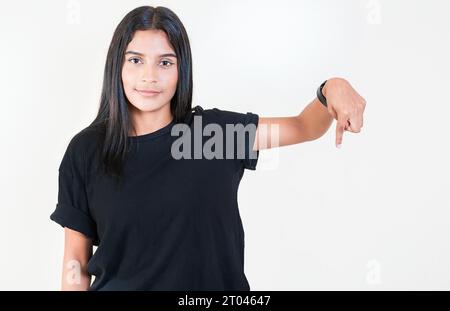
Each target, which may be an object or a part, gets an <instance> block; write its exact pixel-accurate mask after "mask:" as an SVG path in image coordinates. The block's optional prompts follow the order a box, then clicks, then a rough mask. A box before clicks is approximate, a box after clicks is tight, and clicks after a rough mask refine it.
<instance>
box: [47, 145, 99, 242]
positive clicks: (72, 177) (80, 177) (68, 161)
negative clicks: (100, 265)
mask: <svg viewBox="0 0 450 311" xmlns="http://www.w3.org/2000/svg"><path fill="white" fill-rule="evenodd" d="M79 145H80V142H78V141H77V137H76V136H75V137H74V138H73V139H72V140H71V142H70V143H69V146H68V147H67V150H66V152H65V154H64V157H63V159H62V161H61V164H60V166H59V176H58V202H57V204H56V209H55V210H54V212H53V213H52V214H51V215H50V219H51V220H53V221H55V222H56V223H58V224H60V225H61V226H62V227H67V228H70V229H72V230H76V231H78V232H81V233H83V234H84V235H85V236H87V237H88V238H91V239H92V241H93V244H94V245H98V243H99V238H98V235H97V227H96V223H95V221H94V219H93V218H92V216H91V214H90V212H89V204H88V199H87V194H86V187H85V176H86V171H85V164H84V163H85V161H84V160H83V155H82V151H81V150H80V149H81V148H79V147H80V146H79Z"/></svg>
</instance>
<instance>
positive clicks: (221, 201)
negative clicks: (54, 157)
mask: <svg viewBox="0 0 450 311" xmlns="http://www.w3.org/2000/svg"><path fill="white" fill-rule="evenodd" d="M318 97H319V98H320V101H319V98H315V99H314V100H313V101H312V102H311V103H310V104H309V105H308V106H307V107H306V108H305V109H304V110H303V111H302V112H301V113H300V114H299V115H297V116H291V117H277V118H262V117H261V118H260V117H259V116H258V115H257V114H254V113H251V112H247V113H239V112H233V111H226V110H220V109H217V108H213V109H203V108H202V107H201V106H196V107H195V108H192V106H191V100H192V60H191V50H190V46H189V40H188V36H187V34H186V31H185V28H184V27H183V25H182V23H181V22H180V20H179V19H178V17H177V16H176V15H175V14H174V13H173V12H172V11H171V10H169V9H167V8H165V7H156V8H154V7H150V6H144V7H139V8H136V9H134V10H132V11H131V12H129V13H128V14H127V15H126V16H125V17H124V19H123V20H122V21H121V22H120V24H119V25H118V27H117V29H116V30H115V33H114V36H113V38H112V42H111V44H110V47H109V51H108V55H107V60H106V66H105V71H104V81H103V89H102V94H101V101H100V108H99V111H98V115H97V117H96V118H95V120H94V121H93V122H92V123H91V124H90V125H89V126H88V127H86V128H85V129H83V130H82V131H80V132H79V133H78V134H76V135H75V136H74V137H73V138H72V140H71V141H70V143H69V145H68V147H67V150H66V152H65V154H64V157H63V159H62V161H61V164H60V167H59V192H58V204H57V205H56V209H55V211H54V212H53V213H52V214H51V216H50V218H51V219H52V220H53V221H55V222H57V223H59V224H60V225H61V226H63V227H64V228H65V247H64V261H63V263H64V264H63V274H62V289H63V290H250V286H249V283H248V281H247V278H246V276H245V274H244V230H243V227H242V222H241V218H240V214H239V210H238V204H237V191H238V186H239V182H240V180H241V178H242V176H243V173H244V170H245V169H251V170H255V168H256V164H257V160H258V155H259V150H261V149H264V148H272V147H276V146H284V145H290V144H298V143H301V142H305V141H311V140H314V139H317V138H319V137H321V136H322V135H323V134H324V133H325V132H326V131H327V130H328V128H329V127H330V125H331V123H332V121H333V119H336V120H337V126H336V144H337V145H340V144H341V142H342V135H343V132H344V131H345V130H347V131H351V132H355V133H357V132H359V131H360V128H361V127H362V125H363V124H362V123H363V122H362V121H363V118H362V115H363V111H364V107H365V101H364V99H363V98H362V97H361V96H359V95H358V93H357V92H356V91H355V90H354V89H353V88H352V87H351V86H350V84H349V83H348V82H347V81H346V80H344V79H340V78H333V79H328V80H327V81H326V83H325V84H322V85H321V87H320V89H319V90H318ZM198 121H201V122H198ZM229 125H232V126H236V127H239V126H242V127H241V128H244V129H248V128H249V129H250V130H249V131H248V134H249V135H248V136H247V135H246V133H244V135H243V136H242V135H238V136H239V137H240V140H239V139H234V138H235V132H232V133H231V132H228V131H227V130H226V129H227V128H228V126H229ZM271 125H277V129H278V132H277V133H278V136H277V137H276V139H277V141H276V142H275V141H272V139H273V136H271V135H270V126H271ZM267 126H269V127H267ZM265 127H267V128H268V129H269V131H266V130H262V129H263V128H265ZM208 129H209V130H208ZM211 129H213V130H211ZM221 130H223V131H221ZM213 131H214V132H215V133H216V132H220V135H215V136H214V138H215V140H214V142H215V144H214V145H215V147H214V148H209V149H208V148H207V145H209V147H211V142H210V141H209V138H211V134H212V132H213ZM180 132H183V133H182V135H178V136H177V135H174V134H177V133H178V134H179V133H180ZM199 132H200V135H198V133H199ZM244 132H245V131H244ZM188 134H189V135H188ZM266 134H268V135H266ZM180 137H181V138H182V140H183V141H182V142H183V144H180V141H179V139H181V138H180ZM199 137H200V139H199ZM211 139H212V138H211ZM242 146H243V148H240V147H242ZM213 149H214V150H213ZM181 150H182V151H181ZM208 153H209V156H208ZM225 153H226V154H227V155H231V156H227V157H225V156H222V155H224V154H225ZM180 154H182V155H184V156H183V157H180V156H179V155H180ZM211 154H213V155H215V157H211V156H210V155H211ZM186 155H187V156H186ZM190 155H193V156H190ZM217 155H218V156H217ZM239 155H240V156H239ZM94 245H95V246H98V247H97V250H96V251H95V253H94V254H93V246H94ZM92 276H95V280H94V282H93V283H92V285H91V277H92Z"/></svg>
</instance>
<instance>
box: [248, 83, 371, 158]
mask: <svg viewBox="0 0 450 311" xmlns="http://www.w3.org/2000/svg"><path fill="white" fill-rule="evenodd" d="M322 92H323V94H324V96H325V97H326V98H327V102H328V106H327V107H325V106H324V105H323V104H322V103H321V102H320V101H319V99H317V98H314V99H313V100H312V101H311V102H310V103H309V104H308V105H307V106H306V107H305V108H304V109H303V111H302V112H301V113H300V114H299V115H296V116H288V117H267V118H266V117H261V118H259V123H258V127H257V129H256V136H255V142H254V145H253V150H254V151H256V150H261V149H269V148H273V147H281V146H286V145H293V144H299V143H302V142H306V141H312V140H316V139H318V138H320V137H322V136H323V135H324V134H325V133H326V132H327V131H328V129H329V128H330V126H331V124H332V123H333V120H334V119H336V121H337V123H336V146H337V147H338V148H339V147H340V145H341V143H342V136H343V133H344V131H348V132H353V133H359V132H360V131H361V128H362V126H363V113H364V109H365V106H366V101H365V99H364V98H363V97H361V96H360V95H359V94H358V93H357V92H356V91H355V90H354V89H353V87H352V86H351V85H350V83H349V82H348V81H346V80H345V79H342V78H332V79H329V80H328V81H327V83H326V84H325V86H324V88H323V90H322Z"/></svg>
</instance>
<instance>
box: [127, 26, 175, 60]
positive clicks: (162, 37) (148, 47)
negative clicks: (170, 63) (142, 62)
mask: <svg viewBox="0 0 450 311" xmlns="http://www.w3.org/2000/svg"><path fill="white" fill-rule="evenodd" d="M127 50H133V51H139V52H142V53H144V54H146V55H158V54H162V53H167V52H174V50H173V48H172V46H171V45H170V42H169V38H168V37H167V34H166V33H165V32H164V31H162V30H159V29H149V30H137V31H136V32H135V33H134V36H133V39H132V40H131V41H130V43H128V46H127Z"/></svg>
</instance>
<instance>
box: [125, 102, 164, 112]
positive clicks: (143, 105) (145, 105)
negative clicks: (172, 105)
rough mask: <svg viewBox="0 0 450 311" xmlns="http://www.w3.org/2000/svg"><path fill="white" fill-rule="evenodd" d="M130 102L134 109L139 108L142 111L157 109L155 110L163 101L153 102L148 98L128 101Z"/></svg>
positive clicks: (158, 108)
mask: <svg viewBox="0 0 450 311" xmlns="http://www.w3.org/2000/svg"><path fill="white" fill-rule="evenodd" d="M130 104H131V106H132V107H133V108H134V109H135V110H139V111H142V112H152V111H157V110H160V109H161V108H162V107H163V106H164V103H160V102H156V103H155V102H152V101H151V100H148V101H145V100H144V101H143V100H136V101H134V102H130Z"/></svg>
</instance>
